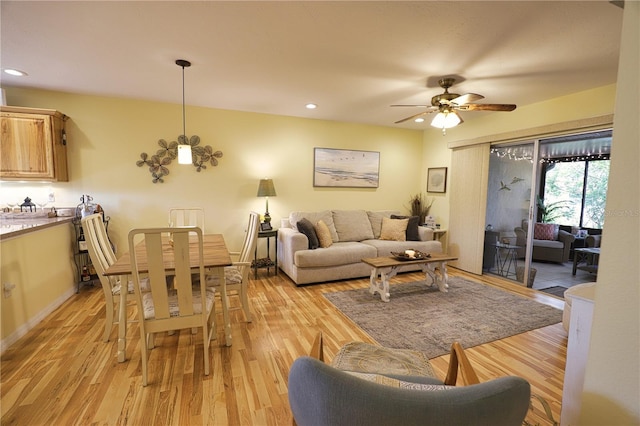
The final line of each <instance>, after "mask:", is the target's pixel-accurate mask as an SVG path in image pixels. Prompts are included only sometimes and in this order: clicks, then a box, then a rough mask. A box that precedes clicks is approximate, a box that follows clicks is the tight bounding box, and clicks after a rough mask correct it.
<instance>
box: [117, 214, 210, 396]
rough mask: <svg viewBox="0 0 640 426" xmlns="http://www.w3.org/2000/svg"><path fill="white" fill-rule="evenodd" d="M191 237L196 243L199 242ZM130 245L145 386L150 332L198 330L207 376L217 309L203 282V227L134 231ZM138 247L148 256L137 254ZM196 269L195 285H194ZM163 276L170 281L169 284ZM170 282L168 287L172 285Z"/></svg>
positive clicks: (150, 338)
mask: <svg viewBox="0 0 640 426" xmlns="http://www.w3.org/2000/svg"><path fill="white" fill-rule="evenodd" d="M167 234H170V238H167ZM141 237H142V238H141ZM190 239H191V240H193V239H195V240H196V241H197V244H196V243H194V242H193V241H191V242H190ZM128 241H129V256H130V259H131V260H130V261H131V270H132V277H133V285H134V292H135V297H136V302H137V305H138V317H139V322H140V333H141V345H140V346H141V350H142V361H143V362H142V375H143V385H144V386H146V384H147V370H148V368H147V364H148V355H147V354H148V349H149V347H151V348H153V346H154V345H153V340H152V339H153V336H154V334H155V333H159V332H163V331H172V330H181V329H190V328H196V327H201V328H202V330H203V336H204V341H205V344H204V365H205V374H209V342H210V340H211V337H212V334H213V333H214V331H215V313H214V310H215V308H214V291H213V289H209V290H207V288H206V282H205V269H204V246H203V236H202V229H200V228H198V227H185V228H173V227H164V228H147V229H133V230H131V231H130V232H129V238H128ZM137 244H140V246H137ZM141 247H144V252H145V253H146V254H144V255H143V254H142V253H141V250H139V248H141ZM196 265H197V266H196ZM195 270H197V274H195V275H196V276H197V277H199V282H198V283H195V281H194V282H192V273H194V271H195ZM143 276H146V277H148V280H149V288H150V291H149V292H143V289H142V286H141V283H142V281H143ZM167 277H174V278H173V279H172V280H167ZM168 282H171V283H172V286H171V287H170V286H168V285H167V283H168ZM193 284H196V285H195V286H194V285H193Z"/></svg>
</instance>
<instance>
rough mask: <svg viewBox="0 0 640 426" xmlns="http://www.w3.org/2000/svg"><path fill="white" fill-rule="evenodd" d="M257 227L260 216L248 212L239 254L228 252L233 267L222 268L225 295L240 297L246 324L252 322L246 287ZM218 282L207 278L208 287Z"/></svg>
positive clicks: (217, 284) (212, 278)
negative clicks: (231, 294)
mask: <svg viewBox="0 0 640 426" xmlns="http://www.w3.org/2000/svg"><path fill="white" fill-rule="evenodd" d="M259 227H260V215H259V214H258V213H256V212H250V213H249V222H248V225H247V230H246V233H245V236H244V241H243V243H242V249H241V250H240V251H239V252H229V254H230V255H231V257H232V260H233V265H232V266H227V267H226V268H224V276H225V281H226V285H227V294H229V293H230V292H235V294H237V295H238V296H240V303H241V304H242V310H243V311H244V315H245V318H246V319H247V322H251V321H252V316H251V310H250V309H249V296H248V295H247V286H248V282H249V273H250V272H251V259H252V256H253V254H254V252H255V248H256V244H257V241H258V231H259ZM218 281H219V280H218V278H217V277H215V276H211V275H210V276H208V277H207V285H208V286H214V287H216V286H219V285H220V283H219V282H218Z"/></svg>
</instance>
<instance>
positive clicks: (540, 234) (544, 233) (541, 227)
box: [533, 223, 557, 241]
mask: <svg viewBox="0 0 640 426" xmlns="http://www.w3.org/2000/svg"><path fill="white" fill-rule="evenodd" d="M555 229H556V226H555V225H554V224H553V223H536V224H534V225H533V238H534V239H535V240H550V241H554V240H555V239H556V237H555V236H554V233H556V232H557V231H556V230H555ZM556 235H557V234H556Z"/></svg>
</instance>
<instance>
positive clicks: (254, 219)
mask: <svg viewBox="0 0 640 426" xmlns="http://www.w3.org/2000/svg"><path fill="white" fill-rule="evenodd" d="M259 228H260V215H259V214H258V213H256V212H250V213H249V225H248V226H247V232H246V234H245V236H244V241H243V243H242V250H240V258H239V259H238V260H239V261H240V262H250V261H251V259H252V258H253V256H254V253H255V250H256V244H257V242H258V232H259Z"/></svg>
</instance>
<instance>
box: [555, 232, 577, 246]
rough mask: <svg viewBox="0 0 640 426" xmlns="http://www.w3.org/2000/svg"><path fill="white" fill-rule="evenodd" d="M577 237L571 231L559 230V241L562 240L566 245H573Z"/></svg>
mask: <svg viewBox="0 0 640 426" xmlns="http://www.w3.org/2000/svg"><path fill="white" fill-rule="evenodd" d="M575 239H576V237H575V236H574V235H573V234H571V233H570V232H567V231H563V230H562V229H561V230H559V231H558V241H562V242H563V243H564V245H565V246H566V245H571V243H572V242H574V241H575Z"/></svg>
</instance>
